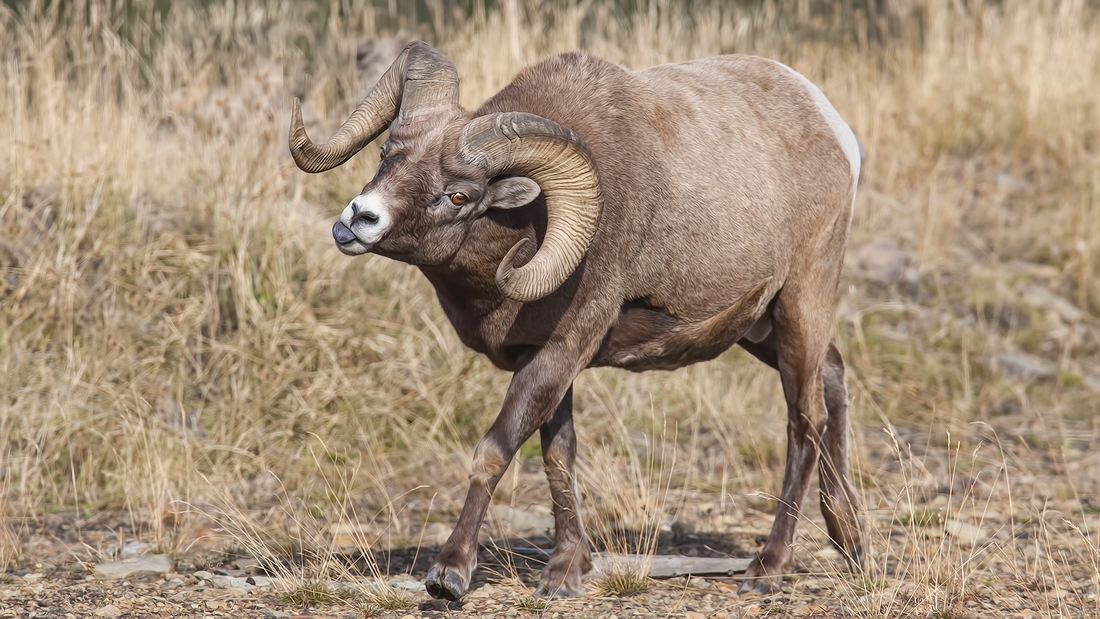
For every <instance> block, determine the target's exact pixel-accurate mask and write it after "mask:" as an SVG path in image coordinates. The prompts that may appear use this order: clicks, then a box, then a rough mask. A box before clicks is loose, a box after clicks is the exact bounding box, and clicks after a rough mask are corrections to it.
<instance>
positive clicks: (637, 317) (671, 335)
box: [589, 278, 771, 372]
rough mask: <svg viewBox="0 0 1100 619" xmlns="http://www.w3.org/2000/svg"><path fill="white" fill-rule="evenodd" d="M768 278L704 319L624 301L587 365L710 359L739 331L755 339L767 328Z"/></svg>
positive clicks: (657, 366)
mask: <svg viewBox="0 0 1100 619" xmlns="http://www.w3.org/2000/svg"><path fill="white" fill-rule="evenodd" d="M770 282H771V278H768V279H766V280H764V281H762V282H760V283H759V284H758V285H757V286H756V287H755V288H754V289H753V290H752V291H751V292H750V293H749V294H748V295H746V296H745V297H744V298H742V299H741V300H739V301H738V302H737V303H735V304H734V305H733V306H731V307H729V308H728V309H726V310H724V311H722V312H719V313H718V314H715V315H714V316H711V317H710V318H707V319H705V320H696V321H686V320H683V319H681V318H677V317H676V316H673V315H672V314H669V313H668V312H667V311H665V310H664V309H663V308H659V307H653V306H650V305H647V304H645V303H640V302H630V303H627V304H625V305H624V306H623V308H622V310H621V312H620V313H619V319H618V321H616V323H615V324H614V325H613V326H612V327H611V328H610V329H608V331H607V334H606V335H605V336H604V339H603V343H602V344H601V345H600V350H599V351H598V352H597V353H596V356H595V358H594V359H593V360H592V363H590V364H589V367H600V366H612V367H618V368H623V369H626V370H631V371H634V372H643V371H646V370H674V369H676V368H680V367H683V366H685V365H690V364H692V363H697V362H699V361H707V360H710V359H713V358H715V357H717V356H718V355H720V354H722V352H723V351H725V350H726V349H727V348H729V347H730V346H733V345H734V344H735V343H736V342H737V340H739V339H741V338H742V337H746V336H748V337H750V338H751V339H753V340H754V341H759V340H760V339H763V338H764V337H766V336H767V334H768V332H769V331H770V330H771V322H770V320H769V319H768V316H767V315H766V313H765V312H766V310H767V303H768V299H769V298H770V294H769V290H770V288H771V287H770V285H769V284H770Z"/></svg>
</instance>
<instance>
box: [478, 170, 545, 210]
mask: <svg viewBox="0 0 1100 619" xmlns="http://www.w3.org/2000/svg"><path fill="white" fill-rule="evenodd" d="M540 193H542V188H540V187H539V185H538V183H536V182H535V181H533V180H531V179H529V178H527V177H525V176H505V177H503V178H501V179H499V180H496V181H493V182H492V183H489V189H488V191H487V192H486V195H485V201H484V203H485V205H486V206H487V207H488V208H518V207H521V206H526V205H528V204H530V203H532V202H534V200H535V198H537V197H539V194H540Z"/></svg>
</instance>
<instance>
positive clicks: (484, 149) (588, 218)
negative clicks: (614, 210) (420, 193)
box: [459, 112, 603, 302]
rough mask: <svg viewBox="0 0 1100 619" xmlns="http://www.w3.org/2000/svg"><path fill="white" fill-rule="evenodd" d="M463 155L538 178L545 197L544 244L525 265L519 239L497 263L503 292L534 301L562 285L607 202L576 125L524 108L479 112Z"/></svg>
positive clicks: (463, 142)
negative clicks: (516, 262)
mask: <svg viewBox="0 0 1100 619" xmlns="http://www.w3.org/2000/svg"><path fill="white" fill-rule="evenodd" d="M459 154H460V156H462V157H463V158H464V159H465V160H466V161H467V162H468V163H470V164H472V165H478V166H481V167H483V168H485V169H486V170H487V171H488V174H489V176H496V175H498V174H516V175H520V176H526V177H528V178H530V179H531V180H533V181H535V182H536V183H538V185H539V187H541V188H542V192H543V195H545V196H546V210H547V223H546V234H545V236H544V238H543V242H542V245H541V246H540V247H539V249H538V251H536V252H535V255H534V256H533V257H532V258H531V260H530V261H528V262H527V264H525V265H523V266H522V267H519V268H516V267H514V266H513V265H512V260H513V259H514V257H515V254H516V252H517V251H518V250H519V248H520V247H521V246H522V242H520V243H517V244H516V245H515V246H514V247H512V249H511V250H510V251H509V252H508V254H507V255H506V256H505V257H504V259H503V260H502V261H501V263H500V265H499V266H498V268H497V274H496V281H497V286H498V287H499V288H500V290H501V292H502V293H504V295H505V296H507V297H508V298H510V299H514V300H516V301H523V302H527V301H534V300H536V299H541V298H543V297H545V296H546V295H548V294H550V293H552V292H553V291H555V290H557V289H558V287H559V286H561V285H562V283H564V282H565V280H566V279H568V278H569V276H570V275H571V274H572V273H573V271H575V270H576V268H577V266H578V265H579V264H580V262H581V260H582V259H584V255H585V253H587V251H588V246H589V244H590V243H591V241H592V238H593V237H594V236H595V234H596V226H597V223H598V220H599V216H600V212H601V210H602V208H603V201H602V198H601V196H600V184H599V177H598V175H597V171H596V161H595V158H594V157H593V156H592V152H591V150H589V148H588V145H587V144H586V143H585V141H584V140H583V139H582V138H581V137H580V136H579V135H577V134H576V133H575V132H574V131H573V130H571V129H569V128H567V127H564V126H562V125H560V124H558V123H556V122H554V121H552V120H548V119H546V118H543V117H541V116H537V115H535V114H529V113H526V112H498V113H495V114H489V115H487V116H479V117H477V118H475V119H473V120H472V121H470V122H469V123H468V124H467V125H466V127H464V128H463V131H462V137H461V139H460V141H459Z"/></svg>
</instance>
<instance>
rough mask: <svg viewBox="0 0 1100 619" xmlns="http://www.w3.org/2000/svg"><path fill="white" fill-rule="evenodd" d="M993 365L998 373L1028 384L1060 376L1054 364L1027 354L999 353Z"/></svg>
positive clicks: (994, 356)
mask: <svg viewBox="0 0 1100 619" xmlns="http://www.w3.org/2000/svg"><path fill="white" fill-rule="evenodd" d="M991 365H992V366H993V369H994V370H996V371H998V372H1001V373H1003V374H1007V375H1008V376H1011V377H1013V378H1018V379H1020V380H1024V381H1028V382H1046V381H1049V380H1054V378H1055V377H1057V376H1058V370H1057V369H1056V368H1055V367H1054V364H1052V363H1050V362H1049V361H1047V360H1046V359H1043V358H1042V357H1036V356H1035V355H1028V354H1025V353H1007V352H1004V353H997V354H995V355H993V359H992V361H991Z"/></svg>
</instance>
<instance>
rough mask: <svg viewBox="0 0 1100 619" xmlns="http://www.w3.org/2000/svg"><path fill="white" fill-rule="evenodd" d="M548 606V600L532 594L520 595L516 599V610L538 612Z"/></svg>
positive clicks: (546, 608)
mask: <svg viewBox="0 0 1100 619" xmlns="http://www.w3.org/2000/svg"><path fill="white" fill-rule="evenodd" d="M549 608H550V602H549V601H547V600H545V599H543V598H540V597H535V596H533V595H531V596H526V597H521V598H520V599H518V600H516V610H522V611H525V612H529V613H540V612H542V611H544V610H548V609H549Z"/></svg>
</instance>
